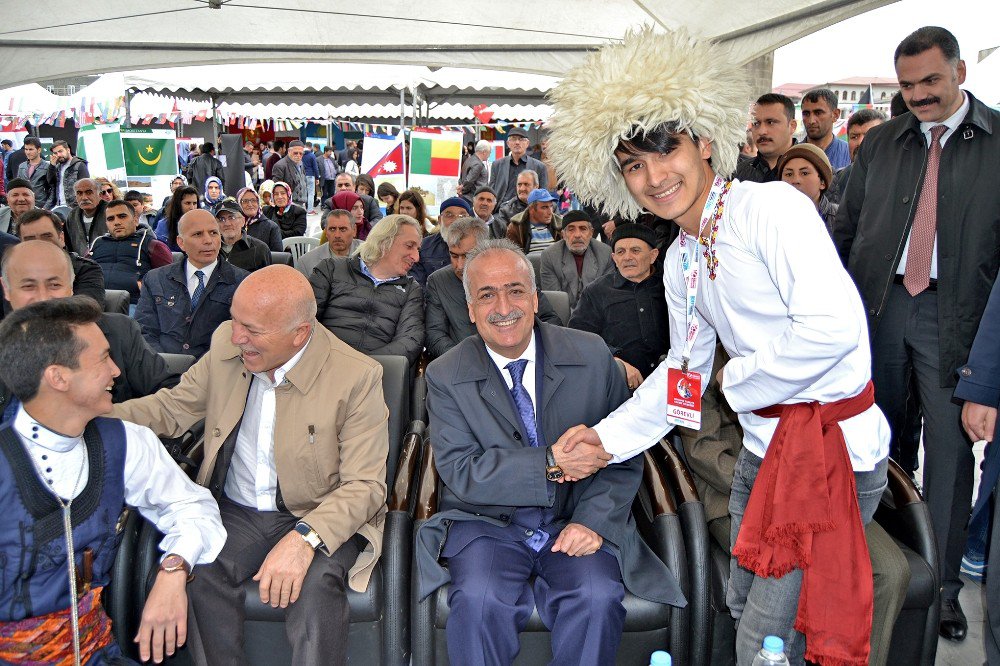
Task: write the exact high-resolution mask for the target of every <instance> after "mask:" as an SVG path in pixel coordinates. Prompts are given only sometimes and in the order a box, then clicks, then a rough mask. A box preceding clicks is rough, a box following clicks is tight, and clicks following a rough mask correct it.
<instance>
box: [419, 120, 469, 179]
mask: <svg viewBox="0 0 1000 666" xmlns="http://www.w3.org/2000/svg"><path fill="white" fill-rule="evenodd" d="M461 170H462V133H461V132H441V133H431V132H426V131H418V130H414V131H413V132H410V173H411V174H420V175H424V176H444V177H446V178H458V176H459V174H460V173H461Z"/></svg>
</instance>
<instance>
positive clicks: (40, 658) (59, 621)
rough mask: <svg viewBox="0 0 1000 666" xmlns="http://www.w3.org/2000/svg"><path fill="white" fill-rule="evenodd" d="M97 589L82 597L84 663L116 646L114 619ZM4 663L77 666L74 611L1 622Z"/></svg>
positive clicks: (99, 590)
mask: <svg viewBox="0 0 1000 666" xmlns="http://www.w3.org/2000/svg"><path fill="white" fill-rule="evenodd" d="M102 589H103V588H100V587H95V588H94V589H92V590H91V591H90V592H88V593H87V594H85V595H83V596H82V597H80V601H79V603H78V604H77V608H78V612H79V618H80V662H81V663H84V664H85V663H87V661H88V660H89V659H90V658H91V657H92V656H93V655H94V654H95V653H96V652H97V651H98V650H102V649H103V648H106V647H107V646H109V645H111V643H112V642H114V637H113V636H112V635H111V619H110V618H109V617H108V615H107V613H105V612H104V607H103V606H101V590H102ZM0 661H2V662H3V663H10V664H32V665H33V666H73V626H72V621H71V619H70V609H69V608H65V609H63V610H59V611H55V612H54V613H49V614H47V615H40V616H38V617H29V618H25V619H23V620H19V621H17V622H0Z"/></svg>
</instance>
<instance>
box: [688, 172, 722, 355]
mask: <svg viewBox="0 0 1000 666" xmlns="http://www.w3.org/2000/svg"><path fill="white" fill-rule="evenodd" d="M726 185H727V183H726V180H725V179H724V178H723V177H722V176H716V177H715V182H714V183H712V189H711V191H709V193H708V200H706V201H705V208H704V209H703V210H702V212H701V223H700V224H699V225H698V237H697V238H695V239H694V240H692V241H690V242H688V240H687V239H688V235H687V233H686V232H685V231H683V230H681V234H680V240H679V241H678V244H679V245H680V247H681V274H682V275H683V276H684V287H685V290H686V291H687V298H686V299H685V301H684V304H685V312H684V321H685V322H686V323H687V336H686V337H685V338H684V348H683V351H682V352H681V371H682V372H687V371H688V362H689V361H690V360H691V350H692V349H693V348H694V341H695V339H697V337H698V328H699V324H698V318H697V317H696V316H695V306H696V304H697V302H698V281H699V277H700V275H699V274H700V273H701V270H700V265H699V264H700V262H699V260H698V242H699V239H700V238H701V235H702V233H703V232H704V231H705V225H707V224H708V223H709V221H711V220H713V219H716V220H717V219H718V215H719V212H720V211H721V208H722V199H723V196H724V195H725V193H726V192H727V191H728V190H729V188H728V187H726ZM688 245H690V246H691V247H690V249H688Z"/></svg>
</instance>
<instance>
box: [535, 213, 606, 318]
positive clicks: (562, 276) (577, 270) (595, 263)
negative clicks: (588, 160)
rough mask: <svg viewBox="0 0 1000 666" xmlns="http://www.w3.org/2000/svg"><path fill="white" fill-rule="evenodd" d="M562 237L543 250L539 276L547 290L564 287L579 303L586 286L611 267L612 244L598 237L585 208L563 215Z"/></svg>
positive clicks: (572, 299)
mask: <svg viewBox="0 0 1000 666" xmlns="http://www.w3.org/2000/svg"><path fill="white" fill-rule="evenodd" d="M559 235H560V236H562V240H559V241H556V242H555V243H553V244H552V245H550V246H549V247H548V249H547V250H545V251H544V252H542V256H541V269H540V270H539V273H540V275H539V276H538V277H539V280H540V281H541V283H542V290H544V291H563V292H566V294H568V295H569V305H570V307H571V308H572V307H576V304H577V302H578V301H579V300H580V293H581V292H582V291H583V289H584V287H586V286H587V285H589V284H590V283H591V282H593V281H594V280H596V279H597V278H599V277H601V276H602V275H604V274H606V273H607V272H608V271H610V270H611V248H609V247H608V246H607V245H606V244H605V243H602V242H601V241H599V240H597V239H596V238H594V225H592V224H591V223H590V217H589V216H588V215H587V214H586V213H584V212H583V211H582V210H571V211H570V212H568V213H566V215H565V216H564V217H563V219H562V229H560V231H559Z"/></svg>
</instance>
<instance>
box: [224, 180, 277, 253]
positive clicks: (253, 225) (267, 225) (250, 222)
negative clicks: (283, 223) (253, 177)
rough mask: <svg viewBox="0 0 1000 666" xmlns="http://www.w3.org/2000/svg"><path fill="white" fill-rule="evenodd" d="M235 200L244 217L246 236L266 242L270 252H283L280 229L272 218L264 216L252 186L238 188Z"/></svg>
mask: <svg viewBox="0 0 1000 666" xmlns="http://www.w3.org/2000/svg"><path fill="white" fill-rule="evenodd" d="M236 201H237V203H239V204H240V210H242V211H243V217H244V218H246V230H247V236H253V237H254V238H256V239H257V240H260V241H263V242H265V243H267V246H268V247H269V248H271V251H272V252H283V251H284V248H283V247H282V246H281V229H279V228H278V225H277V224H276V223H275V222H274V221H273V220H270V219H268V218H267V217H265V216H264V211H263V208H262V207H261V205H260V197H259V196H257V193H256V192H254V190H253V188H252V187H244V188H243V189H242V190H240V191H239V193H238V194H237V195H236Z"/></svg>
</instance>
